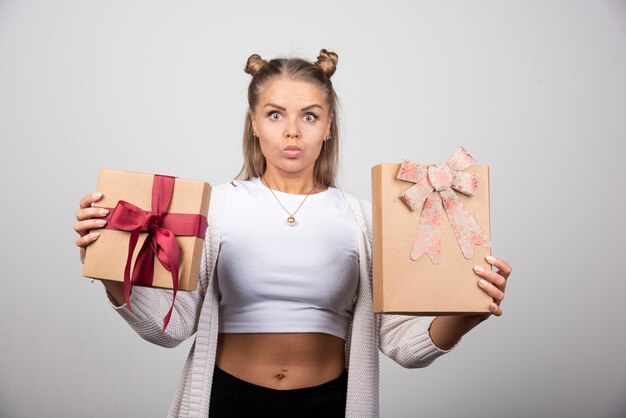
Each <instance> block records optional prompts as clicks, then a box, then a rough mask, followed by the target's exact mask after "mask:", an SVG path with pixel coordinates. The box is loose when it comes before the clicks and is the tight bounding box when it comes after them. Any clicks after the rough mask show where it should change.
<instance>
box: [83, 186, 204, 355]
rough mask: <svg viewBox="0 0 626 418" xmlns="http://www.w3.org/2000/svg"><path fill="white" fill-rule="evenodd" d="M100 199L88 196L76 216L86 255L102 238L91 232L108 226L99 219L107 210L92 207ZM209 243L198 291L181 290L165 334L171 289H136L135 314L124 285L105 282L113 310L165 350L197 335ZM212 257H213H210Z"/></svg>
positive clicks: (96, 194) (140, 333) (96, 195)
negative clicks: (130, 307)
mask: <svg viewBox="0 0 626 418" xmlns="http://www.w3.org/2000/svg"><path fill="white" fill-rule="evenodd" d="M101 197H102V195H101V194H99V193H94V194H91V195H88V196H85V197H84V198H83V199H82V200H81V202H80V208H81V209H80V210H79V211H78V212H77V214H76V218H77V221H78V222H77V223H76V224H75V226H74V229H75V230H76V232H77V233H78V234H79V235H80V238H79V239H78V240H77V241H76V245H77V246H79V247H80V248H81V254H83V251H84V248H86V247H87V246H88V245H89V244H91V243H92V242H94V241H95V240H97V239H98V237H99V234H98V233H95V232H90V231H92V230H94V229H97V228H102V227H103V226H104V225H105V224H106V221H104V222H103V221H101V220H99V219H98V218H101V217H104V216H106V214H107V213H106V211H103V210H102V209H98V208H93V207H91V205H92V203H93V202H96V201H98V200H100V199H101ZM99 221H100V222H99ZM208 240H209V234H207V240H206V241H205V245H204V251H203V255H202V265H201V268H200V278H199V284H198V288H197V289H196V290H195V291H193V292H184V291H181V292H178V293H177V295H176V303H175V304H174V309H173V311H172V316H171V319H170V323H169V325H168V327H167V329H166V330H165V332H162V328H163V322H162V321H163V318H164V317H165V315H166V313H167V311H168V310H169V308H170V306H171V304H172V291H171V290H165V289H153V288H146V287H134V288H133V291H132V294H131V296H130V301H131V306H132V308H133V312H131V311H130V309H129V308H128V306H126V305H125V304H121V303H120V302H123V300H124V296H123V286H122V284H121V283H118V282H110V281H108V282H107V281H103V284H104V286H105V288H106V290H107V296H108V298H109V301H110V302H111V305H112V307H113V308H114V309H115V310H116V311H117V312H118V313H119V314H120V316H122V318H124V319H125V320H126V321H127V322H128V324H129V325H130V326H131V327H132V328H133V329H134V330H135V331H136V332H137V333H138V334H139V335H140V336H141V337H142V338H144V339H146V340H148V341H150V342H152V343H155V344H158V345H161V346H163V347H174V346H176V345H178V344H180V343H181V342H182V341H184V340H185V339H187V338H188V337H190V336H191V335H193V334H194V333H195V332H196V329H197V323H198V318H199V315H200V310H201V308H202V303H203V301H204V295H205V293H206V290H207V287H208V281H209V272H208V270H207V266H208V265H209V264H210V263H209V258H211V260H214V259H215V256H214V254H213V252H214V251H213V252H212V251H211V248H209V244H208ZM210 255H212V256H213V257H209V256H210Z"/></svg>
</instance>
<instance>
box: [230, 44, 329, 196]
mask: <svg viewBox="0 0 626 418" xmlns="http://www.w3.org/2000/svg"><path fill="white" fill-rule="evenodd" d="M337 60H338V57H337V54H335V53H334V52H329V51H327V50H325V49H322V50H320V54H319V56H318V57H317V61H316V62H315V63H313V62H309V61H306V60H303V59H300V58H276V59H273V60H270V61H266V60H264V59H263V58H261V57H260V56H259V55H257V54H253V55H251V56H250V58H248V62H247V63H246V68H245V72H246V73H248V74H250V75H252V80H251V81H250V85H249V86H248V106H249V110H250V111H251V110H253V109H254V108H255V107H256V104H257V102H258V100H259V96H260V95H261V93H262V91H263V88H264V87H265V86H266V85H267V83H268V82H269V81H271V80H272V79H274V78H276V77H284V78H287V79H289V80H295V81H304V82H308V83H312V84H315V85H317V86H318V87H319V88H320V89H321V91H322V93H323V94H324V98H325V99H326V104H327V105H328V112H329V115H331V116H332V120H331V123H330V138H331V139H327V140H325V141H324V143H323V146H322V150H321V151H320V155H319V156H318V157H317V160H316V161H315V167H314V169H313V173H314V176H315V180H316V181H317V182H318V183H319V184H322V185H324V186H326V187H333V186H335V177H336V176H337V170H338V166H339V122H338V118H337V105H338V98H337V94H336V93H335V90H334V89H333V84H332V82H331V81H330V77H331V76H332V75H333V74H334V73H335V69H336V68H337ZM250 111H248V112H247V113H246V121H245V126H244V131H243V166H242V168H241V171H240V172H239V174H237V177H236V178H238V179H241V180H250V179H251V178H253V177H261V176H262V175H263V173H264V172H265V168H266V165H267V163H266V161H265V156H263V153H262V152H261V147H260V145H259V141H258V140H257V139H256V138H255V137H254V133H253V129H252V118H251V116H250Z"/></svg>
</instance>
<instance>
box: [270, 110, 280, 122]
mask: <svg viewBox="0 0 626 418" xmlns="http://www.w3.org/2000/svg"><path fill="white" fill-rule="evenodd" d="M269 117H270V119H271V120H278V119H280V113H278V112H270V114H269Z"/></svg>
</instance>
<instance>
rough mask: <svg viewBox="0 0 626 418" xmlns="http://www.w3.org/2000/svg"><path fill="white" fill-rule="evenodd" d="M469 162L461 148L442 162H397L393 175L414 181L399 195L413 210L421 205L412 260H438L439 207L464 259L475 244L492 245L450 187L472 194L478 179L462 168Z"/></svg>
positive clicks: (470, 254)
mask: <svg viewBox="0 0 626 418" xmlns="http://www.w3.org/2000/svg"><path fill="white" fill-rule="evenodd" d="M472 164H474V158H472V156H471V155H470V154H469V153H468V152H467V151H466V150H465V148H463V147H461V148H459V149H458V150H457V151H456V152H455V153H454V154H453V155H452V157H450V159H449V160H448V162H447V163H445V164H431V165H429V166H425V165H418V164H415V163H413V162H412V161H410V160H404V162H402V164H401V165H400V169H399V170H398V174H397V176H396V178H397V179H399V180H405V181H410V182H413V183H415V184H414V185H413V186H411V187H410V188H408V189H407V190H405V191H404V193H402V194H401V195H400V198H401V199H402V200H404V202H405V203H406V204H407V205H408V206H409V208H411V210H413V211H415V210H417V209H419V208H420V207H421V206H422V204H423V205H424V209H423V210H422V214H421V217H420V221H419V226H418V229H417V234H416V236H415V241H414V242H413V248H412V249H411V259H412V260H417V259H419V258H420V257H421V256H422V255H424V254H428V256H429V257H430V260H431V261H432V262H433V263H434V264H439V262H440V261H441V227H440V222H441V216H442V206H443V209H445V211H446V214H447V215H448V219H449V220H450V225H451V226H452V230H453V231H454V235H455V236H456V239H457V241H458V243H459V245H460V246H461V251H462V252H463V255H464V256H465V258H471V257H472V256H473V255H474V245H480V246H483V247H490V246H491V243H490V242H489V241H488V240H487V238H486V237H485V235H484V233H483V231H482V229H481V228H480V226H478V223H476V221H475V220H474V218H472V216H471V215H470V213H469V212H468V211H467V209H466V208H465V206H463V204H462V203H461V201H460V200H459V198H458V196H457V195H456V193H455V192H454V191H453V190H452V189H454V190H457V191H459V192H461V193H463V194H466V195H468V196H473V195H474V192H475V191H476V188H477V187H478V179H477V178H476V176H474V175H473V174H471V173H467V172H464V171H463V170H465V169H466V168H467V167H469V166H471V165H472Z"/></svg>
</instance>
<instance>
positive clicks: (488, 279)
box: [474, 256, 511, 319]
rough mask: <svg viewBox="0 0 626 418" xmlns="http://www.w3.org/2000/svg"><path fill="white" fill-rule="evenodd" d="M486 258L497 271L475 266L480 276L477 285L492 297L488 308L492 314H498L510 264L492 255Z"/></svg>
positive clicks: (500, 311)
mask: <svg viewBox="0 0 626 418" xmlns="http://www.w3.org/2000/svg"><path fill="white" fill-rule="evenodd" d="M486 260H487V262H488V263H489V264H491V265H492V266H494V267H496V268H497V271H493V270H485V269H484V268H482V267H481V266H475V267H474V272H475V273H476V274H477V275H479V276H480V277H481V279H480V280H478V287H480V288H481V289H482V290H484V291H485V293H487V294H488V295H489V296H491V297H492V298H493V303H492V304H491V305H490V306H489V309H490V310H491V312H492V313H493V314H494V315H496V316H500V315H502V309H501V308H500V304H501V303H502V300H503V299H504V289H505V288H506V282H507V279H508V278H509V276H510V274H511V266H510V265H509V264H508V263H507V262H506V261H504V260H502V259H499V258H496V257H493V256H487V257H486ZM485 319H486V318H485Z"/></svg>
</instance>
